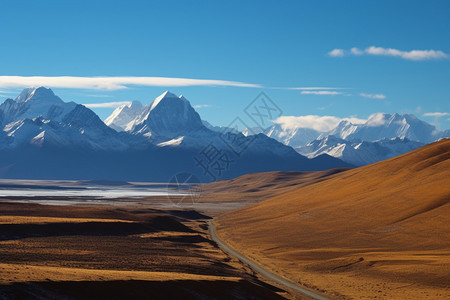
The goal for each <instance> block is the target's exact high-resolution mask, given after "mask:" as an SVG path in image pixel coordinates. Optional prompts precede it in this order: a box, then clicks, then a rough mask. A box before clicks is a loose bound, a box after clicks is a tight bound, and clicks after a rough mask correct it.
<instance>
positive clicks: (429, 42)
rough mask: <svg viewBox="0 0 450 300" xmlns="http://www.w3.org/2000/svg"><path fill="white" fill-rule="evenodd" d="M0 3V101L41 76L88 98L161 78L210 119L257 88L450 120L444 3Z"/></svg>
mask: <svg viewBox="0 0 450 300" xmlns="http://www.w3.org/2000/svg"><path fill="white" fill-rule="evenodd" d="M0 15H1V19H2V29H1V30H0V44H1V47H0V76H18V77H14V78H13V79H11V78H12V77H0V101H3V100H4V99H6V98H7V97H15V96H16V95H17V93H18V92H19V91H20V90H21V88H22V87H24V86H27V85H31V83H30V82H33V81H30V78H29V76H43V77H49V78H43V79H41V80H43V81H44V83H45V84H44V85H46V86H48V87H52V89H53V90H54V91H55V93H56V94H58V95H59V96H61V97H62V98H63V99H64V100H65V101H69V100H72V101H76V102H78V103H85V104H92V103H97V104H98V103H110V102H122V101H130V100H139V101H141V102H143V103H150V102H151V101H152V100H153V98H155V97H156V96H158V95H159V94H161V93H162V92H163V91H165V90H167V89H169V90H170V91H172V92H173V93H176V94H183V95H185V96H186V98H188V99H189V100H190V101H191V103H192V104H193V105H196V106H197V107H198V108H197V111H198V112H199V113H200V115H201V116H202V118H204V119H206V120H208V121H210V122H211V123H213V124H216V125H227V124H228V123H229V122H231V121H232V120H233V119H234V118H235V117H236V116H242V115H243V109H244V108H245V107H246V106H247V105H248V103H250V102H251V101H252V100H253V99H254V98H255V97H256V96H257V95H258V94H259V93H260V92H261V91H264V92H265V93H266V94H267V95H268V96H269V97H270V98H271V99H272V100H273V101H274V102H276V104H277V105H278V106H279V107H280V108H281V109H282V111H283V115H285V116H303V115H319V116H336V117H338V118H345V117H356V118H360V119H365V118H367V117H368V116H369V115H370V114H372V113H376V112H386V113H394V112H398V113H413V114H416V115H417V116H418V117H419V118H421V119H423V120H425V121H428V122H430V123H433V124H435V125H437V126H438V128H440V129H447V128H450V84H449V83H450V34H449V32H450V2H449V1H223V2H221V1H111V0H110V1H101V0H97V1H45V0H41V1H20V0H14V1H9V0H2V1H0ZM352 48H354V49H353V50H351V49H352ZM333 50H334V51H333ZM414 50H419V51H416V52H414ZM411 51H413V52H411ZM58 76H72V77H74V79H73V80H69V81H68V82H67V81H66V82H63V83H61V82H59V81H58V80H57V79H56V80H55V77H58ZM75 77H76V78H75ZM78 77H80V78H81V79H82V80H81V81H80V82H78V81H77V80H76V79H77V78H78ZM84 77H88V78H84ZM91 77H119V78H118V79H117V78H116V79H117V82H119V83H118V84H116V85H114V84H111V80H110V79H108V78H106V79H102V80H103V82H104V85H103V86H98V85H96V84H98V80H99V79H98V78H94V79H92V78H91ZM123 77H167V78H169V79H166V80H165V81H162V80H160V79H154V78H153V79H145V80H144V82H145V84H136V80H129V79H126V78H125V79H124V78H123ZM83 78H84V79H83ZM173 78H185V79H206V80H220V81H231V83H229V82H226V83H224V82H209V81H207V82H196V81H194V82H191V81H188V82H186V81H180V80H175V79H173ZM130 82H131V83H130ZM237 83H245V84H249V85H250V87H248V86H246V87H242V86H240V84H237ZM167 85H171V86H167ZM180 85H187V86H180ZM293 87H307V88H309V89H306V90H295V89H289V88H293ZM324 87H327V88H331V89H319V88H324ZM93 109H94V110H95V111H96V112H97V113H98V114H99V115H100V117H102V118H105V117H106V116H107V115H108V114H109V113H110V112H112V110H113V108H93Z"/></svg>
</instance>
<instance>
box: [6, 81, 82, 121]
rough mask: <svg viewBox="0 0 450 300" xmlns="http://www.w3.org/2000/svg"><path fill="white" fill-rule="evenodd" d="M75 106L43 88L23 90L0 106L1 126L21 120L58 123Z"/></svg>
mask: <svg viewBox="0 0 450 300" xmlns="http://www.w3.org/2000/svg"><path fill="white" fill-rule="evenodd" d="M75 106H76V103H74V102H68V103H66V102H64V101H62V100H61V98H59V97H58V96H56V95H55V94H54V93H53V91H52V90H50V89H46V88H44V87H40V88H29V89H24V90H23V91H22V93H21V94H20V95H19V96H18V97H17V98H16V99H15V100H13V99H6V100H5V102H3V103H2V104H1V105H0V111H1V112H2V116H3V117H2V119H1V120H0V121H1V124H7V123H10V122H13V121H18V120H23V119H33V118H35V117H43V118H44V119H47V120H49V119H52V120H54V121H60V120H61V119H62V118H63V117H64V116H65V115H66V114H67V113H68V112H70V111H71V110H73V109H74V108H75Z"/></svg>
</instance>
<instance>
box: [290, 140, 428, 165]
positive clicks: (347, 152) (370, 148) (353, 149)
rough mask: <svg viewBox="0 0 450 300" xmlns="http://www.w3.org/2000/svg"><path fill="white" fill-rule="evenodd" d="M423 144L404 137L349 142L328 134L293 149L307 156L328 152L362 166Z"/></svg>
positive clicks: (312, 156) (311, 156)
mask: <svg viewBox="0 0 450 300" xmlns="http://www.w3.org/2000/svg"><path fill="white" fill-rule="evenodd" d="M424 145H425V144H424V143H421V142H416V141H410V140H408V139H406V138H393V139H382V140H378V141H375V142H367V141H352V142H351V141H347V140H344V139H341V138H338V137H335V136H333V135H329V136H327V137H324V138H321V139H317V140H314V141H313V142H311V143H309V144H308V145H306V146H302V147H297V148H295V149H296V150H297V152H298V153H300V154H302V155H305V156H306V157H309V158H314V157H317V156H319V155H323V154H328V155H330V156H333V157H336V158H339V159H341V160H343V161H345V162H348V163H350V164H352V165H355V166H363V165H367V164H371V163H375V162H378V161H382V160H385V159H388V158H392V157H395V156H398V155H401V154H404V153H407V152H410V151H412V150H415V149H417V148H420V147H422V146H424Z"/></svg>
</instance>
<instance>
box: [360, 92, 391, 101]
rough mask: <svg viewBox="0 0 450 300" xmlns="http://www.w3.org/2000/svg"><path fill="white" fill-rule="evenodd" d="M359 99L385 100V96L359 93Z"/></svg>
mask: <svg viewBox="0 0 450 300" xmlns="http://www.w3.org/2000/svg"><path fill="white" fill-rule="evenodd" d="M359 95H360V96H361V97H364V98H370V99H380V100H382V99H386V96H385V95H383V94H367V93H359Z"/></svg>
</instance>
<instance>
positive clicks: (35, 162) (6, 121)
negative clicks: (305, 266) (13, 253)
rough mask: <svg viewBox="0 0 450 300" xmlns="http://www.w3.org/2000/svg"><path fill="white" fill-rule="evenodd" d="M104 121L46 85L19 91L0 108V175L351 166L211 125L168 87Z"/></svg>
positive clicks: (159, 176) (163, 176) (136, 176)
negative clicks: (166, 90)
mask: <svg viewBox="0 0 450 300" xmlns="http://www.w3.org/2000/svg"><path fill="white" fill-rule="evenodd" d="M107 123H108V124H109V125H110V127H109V126H107V125H106V124H105V123H104V122H102V121H101V120H100V119H99V117H98V116H97V115H96V114H95V113H94V112H93V111H91V110H90V109H88V108H86V107H85V106H83V105H79V104H76V103H74V102H69V103H66V102H64V101H62V100H61V99H60V98H59V97H57V96H55V95H54V93H53V92H52V91H51V90H50V89H45V88H33V89H25V90H24V91H23V92H22V93H21V94H20V95H19V97H17V98H16V99H15V100H13V99H7V100H6V101H5V102H4V103H3V104H1V105H0V126H1V129H2V130H0V157H2V159H1V160H0V177H3V178H34V179H47V178H52V179H105V178H106V179H113V180H134V181H165V182H167V181H168V180H170V178H171V177H172V176H173V175H175V174H177V173H179V172H182V171H183V172H191V173H193V174H195V175H196V176H197V177H198V178H200V179H201V180H202V181H210V180H215V179H219V178H231V177H235V176H239V175H242V174H246V173H249V172H262V171H274V170H284V171H288V170H292V171H300V170H304V171H306V170H324V169H329V168H336V167H347V166H350V165H349V164H347V163H344V162H343V161H341V160H339V159H336V158H332V157H330V156H328V155H325V156H319V157H316V158H314V159H308V158H306V157H304V156H302V155H300V154H298V153H297V152H296V151H295V150H293V149H292V148H291V147H288V146H286V145H283V144H282V143H280V142H278V141H276V140H274V139H271V138H269V137H267V136H265V135H263V134H258V135H254V136H249V137H246V136H244V135H243V134H242V133H239V132H233V131H228V130H225V131H222V132H216V131H214V130H210V129H208V128H207V127H206V126H204V124H203V122H202V120H201V119H200V116H199V115H198V113H197V112H196V111H195V110H194V109H193V107H192V106H191V105H190V103H189V101H188V100H187V99H186V98H184V97H182V96H180V97H178V96H176V95H174V94H172V93H170V92H165V93H163V94H162V95H161V96H159V97H157V98H156V99H155V100H154V101H153V102H152V103H151V104H149V105H145V106H141V105H140V103H137V102H134V103H132V104H131V105H127V106H122V107H119V108H118V109H116V111H115V112H114V113H113V114H112V115H111V116H110V117H109V118H108V119H107ZM114 126H117V127H116V129H117V130H118V131H120V132H118V131H116V130H114V129H112V128H111V127H114ZM213 159H215V161H213ZM231 165H232V166H231ZM213 171H214V172H218V174H216V175H217V176H211V174H212V172H213Z"/></svg>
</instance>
